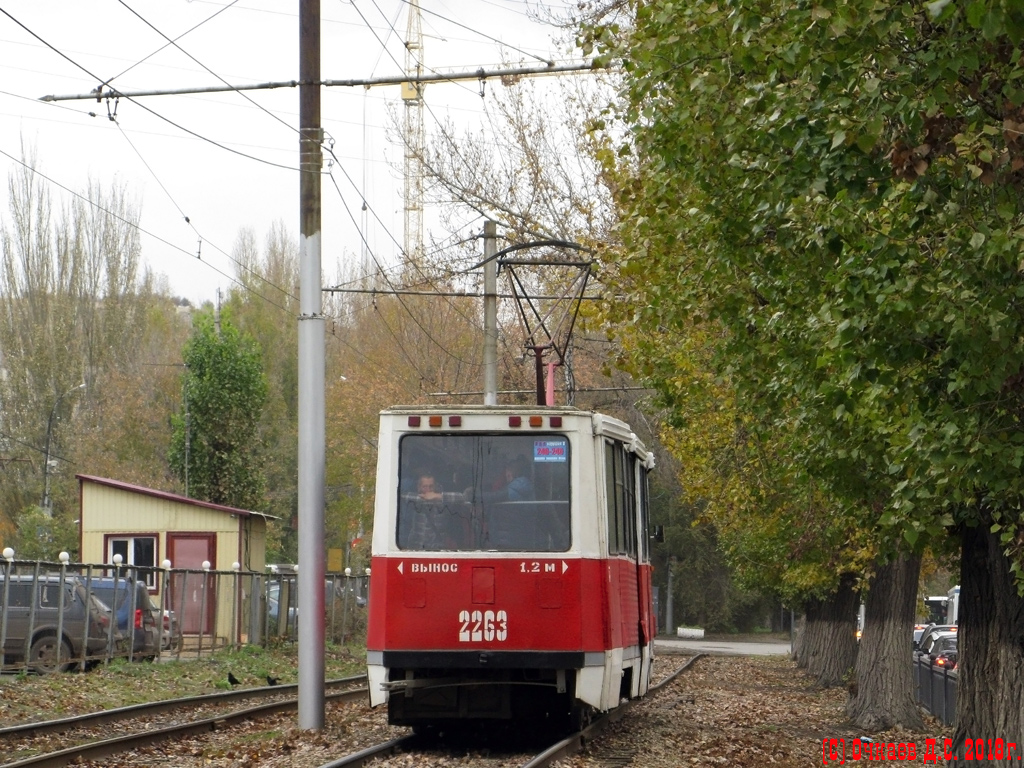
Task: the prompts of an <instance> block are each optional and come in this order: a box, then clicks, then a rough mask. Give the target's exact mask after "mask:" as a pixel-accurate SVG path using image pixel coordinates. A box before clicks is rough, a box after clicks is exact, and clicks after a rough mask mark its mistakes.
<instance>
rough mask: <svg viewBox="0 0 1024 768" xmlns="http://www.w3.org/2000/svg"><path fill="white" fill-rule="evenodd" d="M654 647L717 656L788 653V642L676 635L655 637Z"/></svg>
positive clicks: (663, 651) (667, 650) (675, 651)
mask: <svg viewBox="0 0 1024 768" xmlns="http://www.w3.org/2000/svg"><path fill="white" fill-rule="evenodd" d="M654 648H655V650H656V651H661V652H662V653H709V654H715V655H718V656H772V655H776V654H779V655H782V654H788V653H789V643H779V642H761V643H750V642H739V641H725V640H684V639H682V638H677V637H657V638H655V639H654Z"/></svg>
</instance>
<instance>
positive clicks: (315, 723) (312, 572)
mask: <svg viewBox="0 0 1024 768" xmlns="http://www.w3.org/2000/svg"><path fill="white" fill-rule="evenodd" d="M299 78H300V81H301V82H300V84H299V157H300V173H299V220H300V229H299V476H298V480H299V509H298V514H299V563H298V565H299V579H298V581H299V605H301V606H302V611H301V612H300V613H299V616H298V626H299V728H302V729H304V730H322V729H323V727H324V623H325V618H324V577H325V575H326V573H325V572H326V563H325V555H324V548H323V539H324V485H325V482H326V470H325V464H326V461H325V454H326V448H325V445H326V437H325V420H326V417H325V407H324V397H325V396H324V382H325V376H324V316H323V304H322V297H321V292H320V288H321V285H320V280H321V276H320V271H321V270H320V253H321V247H320V243H321V232H320V229H321V221H322V212H321V197H320V196H321V187H320V173H321V170H322V169H323V155H322V153H321V149H320V147H321V144H322V142H323V128H322V127H321V124H320V0H300V2H299Z"/></svg>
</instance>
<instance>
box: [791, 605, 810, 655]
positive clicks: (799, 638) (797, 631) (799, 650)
mask: <svg viewBox="0 0 1024 768" xmlns="http://www.w3.org/2000/svg"><path fill="white" fill-rule="evenodd" d="M804 610H805V613H803V614H801V615H800V617H799V618H798V619H797V620H796V626H795V627H794V628H793V648H792V654H793V661H795V662H796V666H797V668H798V669H807V643H806V642H805V641H806V639H807V614H806V607H805V608H804Z"/></svg>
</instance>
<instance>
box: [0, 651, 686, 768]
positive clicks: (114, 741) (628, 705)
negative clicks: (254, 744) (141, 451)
mask: <svg viewBox="0 0 1024 768" xmlns="http://www.w3.org/2000/svg"><path fill="white" fill-rule="evenodd" d="M698 658H699V656H696V657H693V658H691V659H688V660H687V662H686V663H685V664H683V665H681V666H679V667H678V668H677V669H675V670H674V671H673V672H672V673H671V674H669V675H667V676H665V677H664V678H663V679H661V680H660V681H659V682H658V683H656V684H654V685H652V686H651V689H650V691H649V693H648V695H647V696H645V697H644V699H641V700H636V701H634V702H624V703H623V705H622V706H620V707H619V708H617V709H615V710H613V711H612V712H610V713H608V714H607V715H605V716H602V717H601V718H599V719H597V720H595V721H594V722H593V723H591V724H590V725H589V726H588V727H587V728H585V729H583V730H582V731H580V732H579V733H575V734H572V735H571V736H569V737H566V738H564V739H561V740H560V741H558V742H556V743H551V744H548V745H540V746H537V747H535V749H534V750H532V751H528V750H527V749H520V746H521V745H522V744H523V743H526V741H525V740H526V738H527V734H521V735H519V736H518V737H517V738H518V743H516V746H515V747H509V748H504V747H501V746H495V745H494V744H489V743H487V742H486V740H482V741H481V743H479V744H476V745H473V744H467V743H452V744H445V743H438V742H437V741H435V740H424V739H423V738H422V737H417V736H414V735H408V736H401V737H400V738H394V733H395V730H397V729H388V728H386V727H383V728H382V727H380V726H379V721H380V718H381V717H382V715H381V714H380V713H379V712H372V714H371V710H369V708H364V707H358V708H357V709H355V710H346V709H341V710H339V709H337V708H336V707H335V708H334V711H333V712H332V713H330V714H329V715H328V722H329V723H331V724H332V725H335V724H336V722H337V720H338V718H339V712H350V713H351V714H349V715H341V716H342V717H347V718H350V720H351V723H352V725H351V728H350V733H349V734H348V735H349V736H351V737H352V738H351V739H346V741H345V742H344V743H348V744H350V746H349V747H348V749H349V750H350V751H349V753H348V754H347V755H344V756H342V757H338V758H336V759H334V760H332V761H331V762H329V763H325V764H324V765H322V766H320V768H355V767H356V766H362V765H368V764H370V763H371V762H372V764H373V765H374V766H375V767H376V766H380V768H386V767H387V766H389V765H395V766H398V765H401V766H408V765H409V764H410V763H409V760H410V759H412V760H416V759H421V760H424V761H428V762H430V764H431V765H442V764H445V763H446V762H448V761H451V762H452V763H453V764H456V763H457V764H467V759H468V762H469V763H471V764H472V765H474V766H475V768H476V767H477V766H479V768H547V767H548V766H551V765H552V764H553V763H554V762H555V761H557V760H560V759H564V758H566V757H568V756H570V755H574V754H576V753H578V752H579V751H580V750H581V749H584V747H585V748H586V749H587V750H588V751H589V752H590V753H591V754H601V755H602V761H603V762H602V764H607V765H615V764H620V765H621V764H628V763H624V762H623V761H625V760H627V759H631V757H630V756H629V755H625V754H618V752H621V751H622V749H621V747H618V748H616V747H611V746H610V747H609V749H611V750H612V751H611V752H608V754H607V755H604V754H603V752H602V747H601V746H600V745H601V738H600V735H601V732H602V731H603V730H604V729H605V728H606V727H607V726H608V725H609V724H611V723H613V722H616V721H618V720H621V719H622V718H624V717H626V716H627V715H628V713H629V711H630V710H631V709H632V706H633V705H634V704H636V703H639V702H640V701H646V700H648V699H649V698H650V697H652V696H657V695H658V692H659V691H660V690H661V689H662V688H663V687H664V686H666V685H667V684H668V683H670V682H671V681H672V680H674V679H676V678H677V677H678V676H679V675H680V674H681V673H682V672H683V671H685V670H686V669H688V668H690V667H691V666H692V664H693V663H694V662H695V661H696V660H697V659H698ZM363 680H364V678H363V677H362V676H358V677H352V678H344V679H342V680H334V681H330V683H329V684H330V685H331V686H332V687H345V686H352V685H356V684H358V683H361V682H363ZM294 689H295V686H280V687H278V688H276V689H271V688H255V689H244V690H240V691H230V692H223V693H219V694H212V695H206V696H200V697H189V698H185V699H174V700H167V701H161V702H153V703H152V704H148V705H135V706H132V707H124V708H121V709H119V710H110V711H106V712H98V713H92V714H90V715H79V716H77V717H72V718H65V719H62V720H51V721H44V722H37V723H24V724H22V725H19V726H13V727H8V728H4V729H0V750H2V751H3V752H4V753H5V754H6V755H7V758H8V760H10V758H11V757H12V751H11V748H12V747H13V748H15V749H19V750H23V751H21V752H20V755H19V756H18V757H17V758H16V759H15V760H13V761H11V762H5V763H3V764H2V765H0V768H28V767H29V766H32V768H38V767H40V766H64V765H68V764H72V763H75V764H80V763H84V764H86V765H104V764H113V763H115V762H116V764H118V765H157V764H166V765H186V764H188V765H192V764H197V763H198V764H205V763H206V762H207V760H206V759H205V756H206V755H207V754H210V755H215V756H216V755H224V754H231V753H233V752H242V751H244V750H245V749H246V747H244V746H240V745H244V744H245V743H246V740H247V739H249V740H250V741H251V734H252V733H253V732H254V731H262V732H263V733H266V732H268V731H272V732H285V731H288V729H289V728H294V726H293V725H292V724H291V718H290V717H285V719H284V720H281V719H280V718H277V719H276V720H275V719H274V715H275V714H280V713H287V712H289V711H293V710H294V709H296V707H297V701H296V699H295V698H294V697H290V696H286V697H282V696H281V694H282V693H284V694H290V693H293V692H294ZM366 695H367V692H366V689H365V688H356V689H354V690H352V689H350V690H342V691H335V692H332V693H328V694H326V698H327V700H328V701H329V702H334V701H349V702H351V701H352V700H353V699H356V700H358V699H362V698H365V697H366ZM267 696H273V697H274V698H275V700H274V701H271V702H265V701H264V702H262V703H260V704H258V705H256V706H251V707H244V708H241V709H230V707H231V705H233V704H236V703H238V702H240V701H244V700H246V699H251V698H266V697H267ZM198 707H202V708H204V710H205V711H204V712H203V714H204V715H205V716H204V717H201V718H192V719H189V720H188V721H181V718H182V717H187V716H188V713H189V712H192V713H194V712H195V711H196V709H197V708H198ZM209 707H216V708H217V709H216V711H214V712H212V713H211V712H210V711H209V709H207V708H209ZM167 713H170V714H171V718H168V717H167ZM153 718H158V719H153ZM159 718H163V719H159ZM173 718H177V719H178V720H179V722H168V720H171V719H173ZM374 720H376V721H377V723H378V726H376V727H375V726H374V725H373V724H372V722H373V721H374ZM119 721H120V723H122V724H123V723H127V724H128V725H129V726H130V727H131V728H132V729H133V732H132V733H127V734H122V735H118V736H115V737H110V731H111V730H114V729H116V728H117V727H118V723H119ZM254 721H257V722H254ZM257 723H258V724H257ZM263 723H265V724H263ZM245 724H247V725H245ZM140 726H141V727H140ZM98 727H102V728H104V732H105V733H104V735H105V736H107V737H108V738H102V739H101V738H96V734H95V730H96V728H98ZM246 728H248V729H249V731H246ZM234 729H240V730H237V731H236V730H234ZM388 730H391V733H390V734H388V733H387V731H388ZM90 731H92V734H91V735H90ZM232 733H235V735H234V736H232V735H231V734H232ZM308 733H309V732H299V735H295V734H294V733H292V734H291V735H290V736H287V737H286V738H291V739H293V740H296V741H307V740H309V739H311V738H313V737H311V736H306V735H305V734H308ZM47 734H57V735H59V736H60V738H61V739H68V738H74V739H76V740H78V741H79V742H81V743H77V744H68V743H67V741H64V742H63V745H62V746H61V747H60V748H53V746H52V745H50V746H48V747H45V751H43V749H44V745H43V743H42V742H39V741H37V739H42V738H45V737H46V736H47ZM382 735H384V736H385V738H384V739H381V736H382ZM388 735H390V736H391V737H392V738H387V736H388ZM334 738H336V737H332V736H328V737H327V738H326V739H324V741H325V742H332V740H333V739H334ZM18 739H27V741H22V742H21V743H20V744H19V743H18ZM534 741H535V739H534ZM159 742H163V744H160V743H159ZM374 742H376V743H374ZM512 742H513V743H515V742H516V738H513V740H512ZM33 745H35V746H33ZM154 745H155V746H154ZM321 746H323V745H321ZM334 746H335V747H337V746H338V743H336V742H335V743H334ZM32 749H38V750H39V751H38V752H37V754H31V755H29V754H25V751H30V750H32ZM261 749H262V750H264V751H262V752H261V754H260V758H261V759H268V760H270V761H271V762H272V763H273V755H274V752H273V747H267V746H262V747H261ZM616 750H618V751H617V752H616ZM133 752H134V755H133V754H132V753H133ZM612 752H616V754H612ZM200 754H202V755H203V757H202V758H200V757H199V755H200ZM321 754H329V752H327V753H321ZM320 759H323V757H321V758H320ZM230 762H231V764H235V763H234V761H233V760H231V761H230ZM315 762H317V761H312V760H311V761H310V763H309V765H311V766H312V765H314V764H315ZM238 764H243V763H238ZM245 764H248V763H245ZM252 764H259V761H257V762H254V763H252ZM274 764H276V763H274ZM289 764H292V763H289Z"/></svg>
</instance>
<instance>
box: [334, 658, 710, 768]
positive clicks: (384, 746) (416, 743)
mask: <svg viewBox="0 0 1024 768" xmlns="http://www.w3.org/2000/svg"><path fill="white" fill-rule="evenodd" d="M704 655H705V654H697V655H696V656H693V657H691V658H689V659H687V661H686V662H685V663H684V664H682V665H681V666H680V667H678V668H677V669H675V670H674V671H673V672H671V673H670V674H669V675H667V676H666V677H664V678H663V679H662V680H660V681H659V682H657V683H655V684H653V685H652V686H651V687H650V689H649V691H648V693H647V696H645V697H644V699H635V700H632V701H629V702H624V703H623V704H622V706H620V707H617V708H616V709H614V710H612V711H611V712H608V713H606V714H604V715H602V716H600V717H599V718H597V719H596V720H594V721H593V722H592V723H590V724H589V725H587V726H586V727H585V728H583V729H582V730H580V731H578V732H576V733H573V734H571V735H569V736H567V737H565V738H563V739H560V740H558V741H556V742H554V743H553V744H550V745H548V746H546V747H544V748H542V749H541V750H540V751H539V752H537V753H535V754H532V755H529V754H525V753H524V754H520V755H515V754H499V755H496V756H485V755H483V754H481V755H479V756H477V755H474V761H473V765H474V766H478V768H550V766H551V765H553V764H554V763H555V762H556V761H558V760H562V759H564V758H566V757H569V756H571V755H574V754H576V753H578V752H579V751H580V750H582V749H583V748H584V746H589V747H590V748H591V749H594V745H595V742H597V741H598V739H599V736H600V734H601V733H602V731H604V730H605V728H607V727H608V726H609V725H610V724H611V723H614V722H617V721H619V720H621V719H623V718H624V717H626V716H627V715H628V713H629V711H630V710H631V709H632V707H633V705H634V704H636V703H639V702H640V701H645V700H647V699H648V698H649V697H652V696H656V695H657V694H658V692H660V691H661V690H662V689H663V688H664V687H665V686H667V685H668V684H670V683H671V682H672V681H674V680H675V679H676V678H677V677H679V675H681V674H682V673H683V672H685V671H686V670H687V669H689V668H690V667H691V666H692V665H693V664H694V663H695V662H696V661H697V660H698V659H700V658H702V657H703V656H704ZM465 750H466V745H465V744H462V743H460V744H458V745H457V746H455V747H444V746H440V747H439V746H438V745H437V744H436V743H434V742H432V741H426V740H423V739H421V738H420V737H417V736H406V737H402V738H399V739H391V740H389V741H386V742H381V743H379V744H377V745H374V746H372V747H368V748H364V749H362V750H359V751H358V752H353V753H352V754H349V755H346V756H344V757H341V758H338V759H336V760H333V761H331V762H329V763H324V764H322V765H320V766H318V768H360V766H363V765H367V764H369V763H370V762H371V761H373V764H374V766H379V768H387V766H388V765H390V764H391V762H390V761H389V760H388V759H389V758H391V757H394V758H395V761H394V762H395V765H402V766H406V765H408V764H409V758H410V756H411V755H415V754H417V753H419V754H421V756H423V757H424V758H429V759H430V760H432V761H436V760H437V759H438V758H439V757H445V756H448V757H450V758H451V759H452V761H453V762H455V761H458V760H460V759H463V758H464V757H465V755H464V754H463V753H464V751H465ZM596 751H598V752H601V750H600V748H599V747H598V748H597V750H596ZM634 756H635V752H631V753H629V754H627V753H625V752H623V751H622V750H621V749H619V750H617V753H616V754H615V755H612V754H611V752H609V753H608V754H605V755H602V759H603V760H604V762H606V763H607V764H608V765H612V764H621V765H628V764H629V762H630V761H631V760H632V758H633V757H634ZM382 761H383V762H382ZM431 764H434V762H432V763H431Z"/></svg>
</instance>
